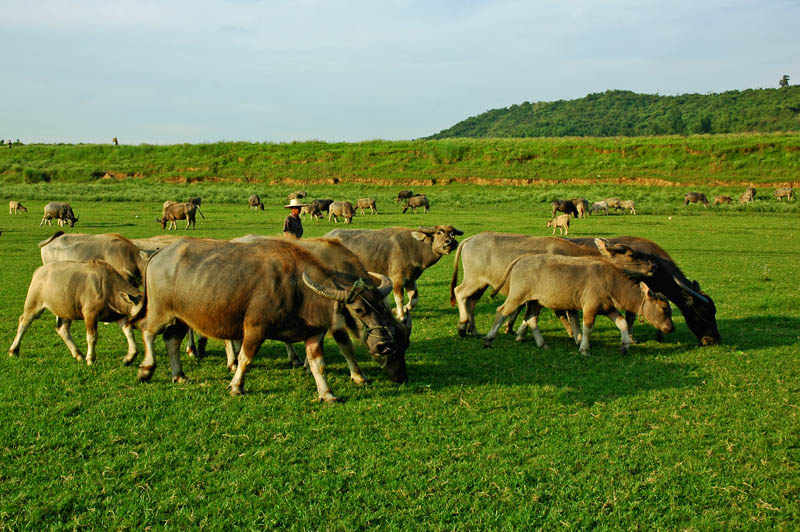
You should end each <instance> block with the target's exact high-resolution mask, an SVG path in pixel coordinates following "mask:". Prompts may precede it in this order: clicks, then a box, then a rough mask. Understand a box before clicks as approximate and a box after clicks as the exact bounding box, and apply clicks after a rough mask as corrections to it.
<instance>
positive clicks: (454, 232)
mask: <svg viewBox="0 0 800 532" xmlns="http://www.w3.org/2000/svg"><path fill="white" fill-rule="evenodd" d="M453 234H454V235H456V236H461V235H463V234H464V231H462V230H461V229H456V228H455V227H453Z"/></svg>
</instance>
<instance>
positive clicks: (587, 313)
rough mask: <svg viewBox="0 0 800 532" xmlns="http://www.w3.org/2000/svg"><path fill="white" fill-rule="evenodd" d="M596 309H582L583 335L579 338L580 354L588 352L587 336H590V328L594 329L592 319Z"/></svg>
mask: <svg viewBox="0 0 800 532" xmlns="http://www.w3.org/2000/svg"><path fill="white" fill-rule="evenodd" d="M595 315H596V311H594V310H585V309H584V311H583V337H582V338H581V344H580V352H581V354H582V355H588V354H589V338H590V337H591V336H592V329H594V319H595Z"/></svg>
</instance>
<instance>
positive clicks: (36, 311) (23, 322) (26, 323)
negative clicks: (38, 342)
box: [8, 304, 58, 357]
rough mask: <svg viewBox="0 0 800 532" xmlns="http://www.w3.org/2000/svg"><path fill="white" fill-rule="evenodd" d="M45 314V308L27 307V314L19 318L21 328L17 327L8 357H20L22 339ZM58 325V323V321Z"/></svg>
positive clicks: (24, 313)
mask: <svg viewBox="0 0 800 532" xmlns="http://www.w3.org/2000/svg"><path fill="white" fill-rule="evenodd" d="M42 312H44V307H40V308H30V309H29V308H28V305H27V304H26V305H25V312H23V313H22V316H20V317H19V327H17V335H16V336H15V337H14V341H13V342H11V347H9V348H8V356H10V357H13V356H18V355H19V344H20V342H22V337H23V336H24V335H25V331H27V330H28V327H30V326H31V323H33V320H35V319H36V318H38V317H39V316H41V315H42ZM56 323H58V322H57V321H56Z"/></svg>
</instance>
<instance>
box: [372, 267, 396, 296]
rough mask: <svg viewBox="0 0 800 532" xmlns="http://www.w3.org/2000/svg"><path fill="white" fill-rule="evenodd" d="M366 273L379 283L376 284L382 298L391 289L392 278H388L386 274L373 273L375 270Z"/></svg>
mask: <svg viewBox="0 0 800 532" xmlns="http://www.w3.org/2000/svg"><path fill="white" fill-rule="evenodd" d="M368 273H369V274H370V275H371V276H372V277H373V278H375V279H376V280H377V281H378V282H379V283H380V284H379V285H378V293H379V294H380V296H381V297H382V298H383V297H386V296H387V295H389V292H391V291H392V280H391V279H389V278H388V277H387V276H385V275H383V274H382V273H375V272H368Z"/></svg>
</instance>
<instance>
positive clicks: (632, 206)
mask: <svg viewBox="0 0 800 532" xmlns="http://www.w3.org/2000/svg"><path fill="white" fill-rule="evenodd" d="M617 209H619V210H621V211H622V214H625V209H628V210H629V211H631V214H633V215H636V202H635V201H634V200H622V201H620V202H619V206H618V207H617Z"/></svg>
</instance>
